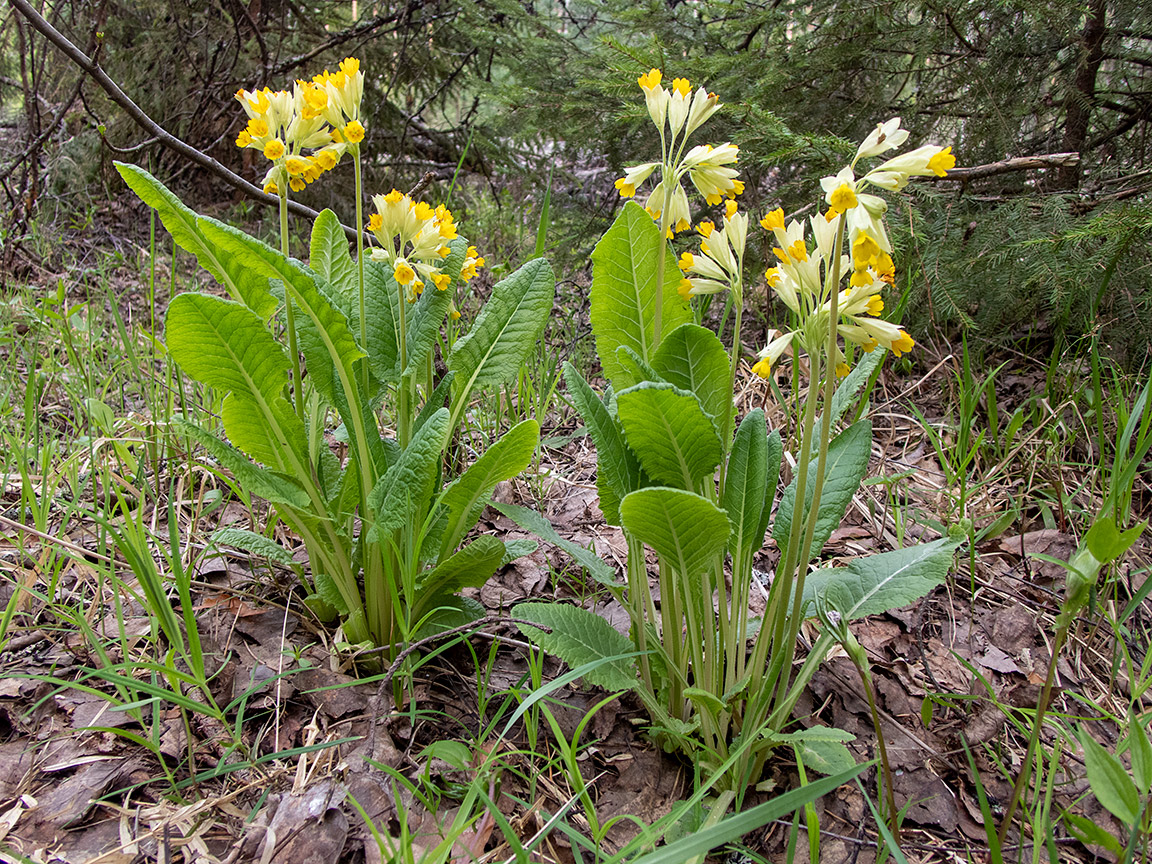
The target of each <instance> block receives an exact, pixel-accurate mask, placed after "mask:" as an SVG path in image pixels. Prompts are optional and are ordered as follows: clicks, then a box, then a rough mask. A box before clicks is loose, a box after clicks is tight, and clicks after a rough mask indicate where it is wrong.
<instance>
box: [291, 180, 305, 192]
mask: <svg viewBox="0 0 1152 864" xmlns="http://www.w3.org/2000/svg"><path fill="white" fill-rule="evenodd" d="M307 185H308V184H307V183H305V182H304V179H303V178H302V177H293V178H292V179H291V180H289V181H288V188H289V189H291V190H292V191H293V192H301V191H303V189H304V187H305V186H307Z"/></svg>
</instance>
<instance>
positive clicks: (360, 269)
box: [352, 145, 372, 399]
mask: <svg viewBox="0 0 1152 864" xmlns="http://www.w3.org/2000/svg"><path fill="white" fill-rule="evenodd" d="M352 167H353V168H354V169H355V173H356V268H357V275H358V276H359V277H360V350H361V351H364V352H365V354H367V352H368V316H367V314H365V311H364V192H363V187H362V185H361V177H360V146H359V145H354V146H353V148H352ZM364 396H365V398H367V399H371V398H372V394H371V393H370V392H368V358H367V357H365V358H364Z"/></svg>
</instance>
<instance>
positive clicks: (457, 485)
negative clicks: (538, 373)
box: [440, 420, 540, 560]
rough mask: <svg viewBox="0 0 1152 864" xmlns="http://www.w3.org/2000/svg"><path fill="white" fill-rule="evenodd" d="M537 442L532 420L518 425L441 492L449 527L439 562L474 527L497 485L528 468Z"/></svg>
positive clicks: (537, 425) (441, 502) (442, 543)
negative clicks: (446, 510)
mask: <svg viewBox="0 0 1152 864" xmlns="http://www.w3.org/2000/svg"><path fill="white" fill-rule="evenodd" d="M539 441H540V424H539V423H537V422H536V421H535V420H525V421H523V422H521V423H517V424H516V425H515V426H513V427H512V428H511V429H509V430H508V431H507V432H506V433H505V434H504V435H502V436H500V438H498V439H497V441H496V443H495V444H493V445H492V446H491V447H489V448H488V450H487V451H486V452H485V453H484V455H483V456H481V457H480V458H479V459H477V460H476V461H475V462H473V463H472V464H471V465H469V466H468V469H467V470H466V471H465V472H464V473H463V474H461V475H460V476H459V477H458V478H456V480H455V481H453V483H452V485H450V486H449V487H448V488H447V489H445V490H444V492H443V494H441V496H440V504H441V505H443V506H444V507H446V508H447V509H448V524H447V526H446V527H445V529H444V535H443V537H442V539H441V541H440V560H443V559H444V558H445V556H447V555H449V554H450V553H451V552H452V550H453V549H455V548H456V546H457V545H458V544H459V543H460V540H461V539H463V537H464V535H465V534H466V533H468V531H469V530H471V528H472V526H474V525H475V524H476V520H477V519H479V518H480V513H481V511H483V509H484V506H485V505H486V504H487V503H488V498H489V497H490V496H491V495H492V490H493V489H495V488H496V484H497V483H499V482H500V481H501V480H508V479H509V478H511V477H515V476H516V475H517V474H519V473H520V472H521V471H523V470H524V469H525V468H526V467H528V463H529V462H531V461H532V454H533V453H535V452H536V444H537V443H538V442H539Z"/></svg>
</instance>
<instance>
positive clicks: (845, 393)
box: [832, 348, 888, 423]
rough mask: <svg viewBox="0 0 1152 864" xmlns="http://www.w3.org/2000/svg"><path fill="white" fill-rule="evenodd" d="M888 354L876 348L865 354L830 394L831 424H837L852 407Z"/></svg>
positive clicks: (882, 349) (883, 349) (884, 350)
mask: <svg viewBox="0 0 1152 864" xmlns="http://www.w3.org/2000/svg"><path fill="white" fill-rule="evenodd" d="M887 354H888V351H887V349H885V348H876V349H875V350H873V351H871V352H869V353H866V354H865V355H864V356H863V357H861V358H860V362H859V363H857V364H856V365H855V366H853V367H852V371H851V372H849V373H848V375H847V377H845V378H844V380H843V381H841V382H840V384H839V385H838V386H837V387H836V392H835V393H833V394H832V422H833V423H837V422H839V420H840V418H841V417H843V416H844V412H845V411H847V410H848V409H849V408H850V407H852V403H853V402H855V401H856V397H857V395H858V394H859V393H860V390H861V389H863V387H864V385H865V384H867V383H868V381H869V380H870V379H871V377H872V373H873V372H875V371H876V367H877V366H879V365H880V364H881V363H882V362H883V361H884V357H885V356H886V355H887Z"/></svg>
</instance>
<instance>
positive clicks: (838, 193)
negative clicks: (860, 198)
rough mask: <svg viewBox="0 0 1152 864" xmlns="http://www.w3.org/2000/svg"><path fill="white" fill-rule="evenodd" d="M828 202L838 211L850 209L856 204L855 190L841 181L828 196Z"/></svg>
mask: <svg viewBox="0 0 1152 864" xmlns="http://www.w3.org/2000/svg"><path fill="white" fill-rule="evenodd" d="M828 204H829V206H830V207H831V208H832V209H833V210H835V211H837V212H838V213H843V212H844V211H846V210H851V209H852V208H853V207H855V206H856V190H855V189H854V188H852V186H851V185H849V184H848V183H841V184H840V185H839V186H838V187H836V189H835V190H834V191H833V192H832V194H831V195H829V196H828Z"/></svg>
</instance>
